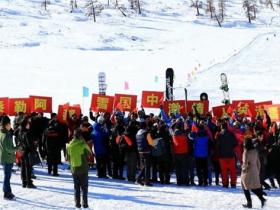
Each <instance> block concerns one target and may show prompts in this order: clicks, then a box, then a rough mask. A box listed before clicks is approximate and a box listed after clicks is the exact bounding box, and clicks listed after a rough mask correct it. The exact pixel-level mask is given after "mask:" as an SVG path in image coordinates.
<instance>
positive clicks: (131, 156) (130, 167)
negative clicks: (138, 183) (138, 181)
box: [126, 152, 137, 182]
mask: <svg viewBox="0 0 280 210" xmlns="http://www.w3.org/2000/svg"><path fill="white" fill-rule="evenodd" d="M126 165H127V180H128V181H129V182H135V176H136V171H137V153H136V152H127V153H126Z"/></svg>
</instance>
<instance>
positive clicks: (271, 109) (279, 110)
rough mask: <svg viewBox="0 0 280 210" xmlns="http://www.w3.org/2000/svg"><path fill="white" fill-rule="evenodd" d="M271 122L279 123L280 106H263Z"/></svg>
mask: <svg viewBox="0 0 280 210" xmlns="http://www.w3.org/2000/svg"><path fill="white" fill-rule="evenodd" d="M265 109H266V110H267V112H268V115H269V116H270V119H271V121H274V122H275V121H277V122H279V121H280V104H275V105H268V106H265Z"/></svg>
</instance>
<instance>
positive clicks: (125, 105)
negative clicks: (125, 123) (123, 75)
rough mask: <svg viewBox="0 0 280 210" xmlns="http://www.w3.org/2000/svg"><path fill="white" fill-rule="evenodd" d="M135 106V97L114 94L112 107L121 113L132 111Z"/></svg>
mask: <svg viewBox="0 0 280 210" xmlns="http://www.w3.org/2000/svg"><path fill="white" fill-rule="evenodd" d="M136 106H137V95H125V94H115V100H114V107H115V108H117V109H119V110H121V111H134V110H135V109H136Z"/></svg>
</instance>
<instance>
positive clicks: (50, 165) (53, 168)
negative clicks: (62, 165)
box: [48, 163, 58, 174]
mask: <svg viewBox="0 0 280 210" xmlns="http://www.w3.org/2000/svg"><path fill="white" fill-rule="evenodd" d="M57 168H58V164H56V163H48V173H49V174H51V173H52V172H53V174H58V172H57V170H58V169H57Z"/></svg>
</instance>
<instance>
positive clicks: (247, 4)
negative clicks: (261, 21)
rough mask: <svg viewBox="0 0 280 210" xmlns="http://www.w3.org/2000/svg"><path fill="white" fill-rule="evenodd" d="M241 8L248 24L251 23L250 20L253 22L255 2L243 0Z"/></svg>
mask: <svg viewBox="0 0 280 210" xmlns="http://www.w3.org/2000/svg"><path fill="white" fill-rule="evenodd" d="M243 8H244V9H245V14H246V16H247V18H248V22H249V23H252V20H255V19H256V16H257V15H256V13H257V8H256V2H255V1H254V0H243Z"/></svg>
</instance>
